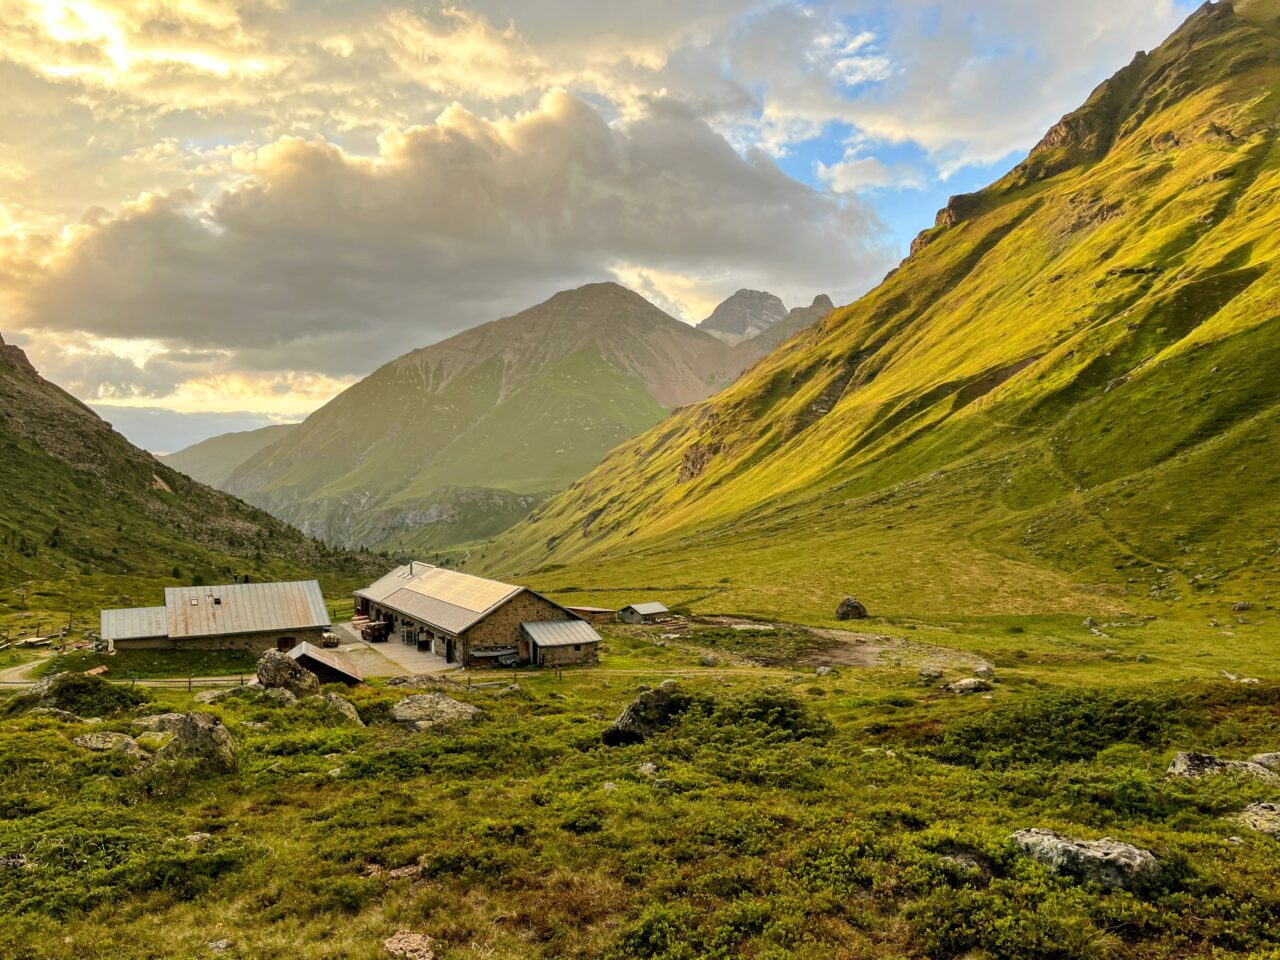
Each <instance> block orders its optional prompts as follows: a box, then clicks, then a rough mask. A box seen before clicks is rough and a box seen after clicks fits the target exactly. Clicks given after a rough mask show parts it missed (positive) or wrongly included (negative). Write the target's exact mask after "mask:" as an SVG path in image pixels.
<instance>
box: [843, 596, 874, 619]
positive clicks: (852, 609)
mask: <svg viewBox="0 0 1280 960" xmlns="http://www.w3.org/2000/svg"><path fill="white" fill-rule="evenodd" d="M869 616H870V614H869V613H867V608H866V607H865V606H863V604H862V601H861V600H857V599H855V598H853V597H845V598H844V599H843V600H841V601H840V606H838V607H836V619H837V620H865V619H867V617H869Z"/></svg>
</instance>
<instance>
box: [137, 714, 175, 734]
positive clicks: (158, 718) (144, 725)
mask: <svg viewBox="0 0 1280 960" xmlns="http://www.w3.org/2000/svg"><path fill="white" fill-rule="evenodd" d="M185 719H186V715H185V714H181V713H157V714H155V715H154V716H150V717H139V718H138V719H137V720H135V721H133V726H134V727H136V728H137V729H138V730H140V731H142V732H143V733H173V732H174V731H175V730H177V729H178V726H179V725H180V724H181V723H182V721H183V720H185Z"/></svg>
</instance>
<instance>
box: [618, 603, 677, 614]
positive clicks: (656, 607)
mask: <svg viewBox="0 0 1280 960" xmlns="http://www.w3.org/2000/svg"><path fill="white" fill-rule="evenodd" d="M622 609H623V610H634V611H635V612H636V613H638V614H640V615H641V616H648V615H649V614H651V613H670V612H671V611H670V610H668V609H667V608H666V607H665V606H663V605H662V604H660V603H658V602H657V601H656V600H655V601H653V602H651V603H632V604H628V605H627V606H625V607H623V608H622Z"/></svg>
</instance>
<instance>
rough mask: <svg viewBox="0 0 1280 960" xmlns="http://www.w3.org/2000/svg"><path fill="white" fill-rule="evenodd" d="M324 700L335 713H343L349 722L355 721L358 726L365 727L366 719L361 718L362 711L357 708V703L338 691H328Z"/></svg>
mask: <svg viewBox="0 0 1280 960" xmlns="http://www.w3.org/2000/svg"><path fill="white" fill-rule="evenodd" d="M324 702H325V704H326V705H327V706H328V707H329V709H330V710H333V711H334V712H335V713H340V714H342V716H343V718H344V719H345V720H346V721H347V722H348V723H353V724H355V725H356V726H357V727H363V726H364V721H363V720H361V719H360V711H358V710H357V709H356V705H355V704H354V703H352V702H351V701H350V700H348V699H347V698H346V697H340V696H338V695H337V694H336V693H326V694H325V695H324Z"/></svg>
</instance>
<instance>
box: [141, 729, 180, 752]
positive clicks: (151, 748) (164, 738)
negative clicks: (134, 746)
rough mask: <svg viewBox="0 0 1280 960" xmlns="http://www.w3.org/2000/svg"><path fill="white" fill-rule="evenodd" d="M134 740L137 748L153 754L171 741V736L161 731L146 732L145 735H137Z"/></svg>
mask: <svg viewBox="0 0 1280 960" xmlns="http://www.w3.org/2000/svg"><path fill="white" fill-rule="evenodd" d="M134 739H136V740H137V742H138V746H140V747H142V749H143V750H146V751H147V752H148V753H155V752H156V751H157V750H159V749H161V748H162V747H163V746H164V745H165V744H166V743H168V742H169V741H170V740H172V739H173V734H172V733H165V732H164V731H163V730H148V731H147V732H145V733H140V734H138V736H137V737H135V738H134Z"/></svg>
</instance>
